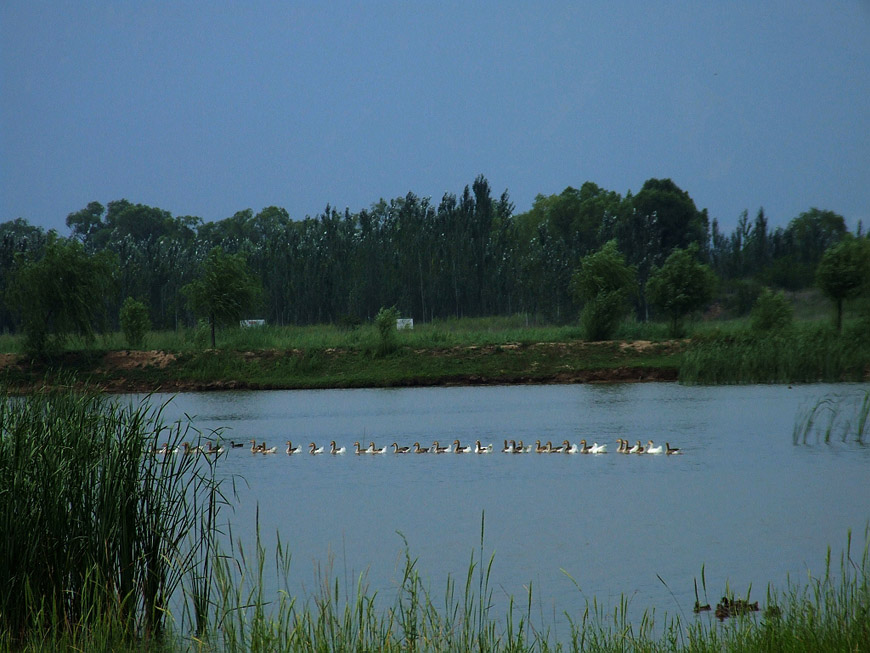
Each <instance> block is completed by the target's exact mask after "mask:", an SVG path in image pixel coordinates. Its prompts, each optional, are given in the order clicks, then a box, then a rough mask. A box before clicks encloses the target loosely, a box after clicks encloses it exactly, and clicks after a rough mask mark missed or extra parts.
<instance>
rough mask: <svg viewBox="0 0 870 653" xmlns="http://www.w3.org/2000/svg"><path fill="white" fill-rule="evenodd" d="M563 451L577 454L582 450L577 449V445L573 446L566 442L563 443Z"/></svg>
mask: <svg viewBox="0 0 870 653" xmlns="http://www.w3.org/2000/svg"><path fill="white" fill-rule="evenodd" d="M562 451H563V452H564V453H577V452H578V451H580V449H579V448H578V447H577V445H576V444H571V442H570V441H569V440H565V441H564V442H563V443H562Z"/></svg>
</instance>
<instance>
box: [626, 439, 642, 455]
mask: <svg viewBox="0 0 870 653" xmlns="http://www.w3.org/2000/svg"><path fill="white" fill-rule="evenodd" d="M628 453H643V447H642V446H641V444H640V440H638V441H637V444H635V445H634V446H633V447H632V448H631V449H629V450H628Z"/></svg>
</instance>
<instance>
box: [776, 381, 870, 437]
mask: <svg viewBox="0 0 870 653" xmlns="http://www.w3.org/2000/svg"><path fill="white" fill-rule="evenodd" d="M832 439H834V440H839V441H840V442H844V443H845V442H855V443H857V444H859V445H863V444H865V442H870V392H864V394H863V396H862V395H857V396H856V395H852V396H840V395H826V396H824V397H822V398H821V399H819V400H818V401H816V402H815V403H814V404H812V405H811V406H810V407H809V408H806V409H805V410H804V411H803V412H802V414H800V415H799V416H798V418H797V420H796V421H795V425H794V429H793V431H792V441H793V443H794V444H796V445H797V444H818V443H819V442H822V441H824V443H825V444H829V443H830V442H831V440H832Z"/></svg>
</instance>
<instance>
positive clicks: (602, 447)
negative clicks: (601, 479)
mask: <svg viewBox="0 0 870 653" xmlns="http://www.w3.org/2000/svg"><path fill="white" fill-rule="evenodd" d="M589 453H594V454H600V453H607V445H606V444H598V443H597V442H593V443H592V446H591V447H589Z"/></svg>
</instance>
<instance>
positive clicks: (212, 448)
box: [203, 441, 224, 454]
mask: <svg viewBox="0 0 870 653" xmlns="http://www.w3.org/2000/svg"><path fill="white" fill-rule="evenodd" d="M223 452H224V448H223V447H216V446H214V443H213V442H211V441H209V443H208V449H206V450H205V451H204V452H203V453H207V454H219V453H223Z"/></svg>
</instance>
